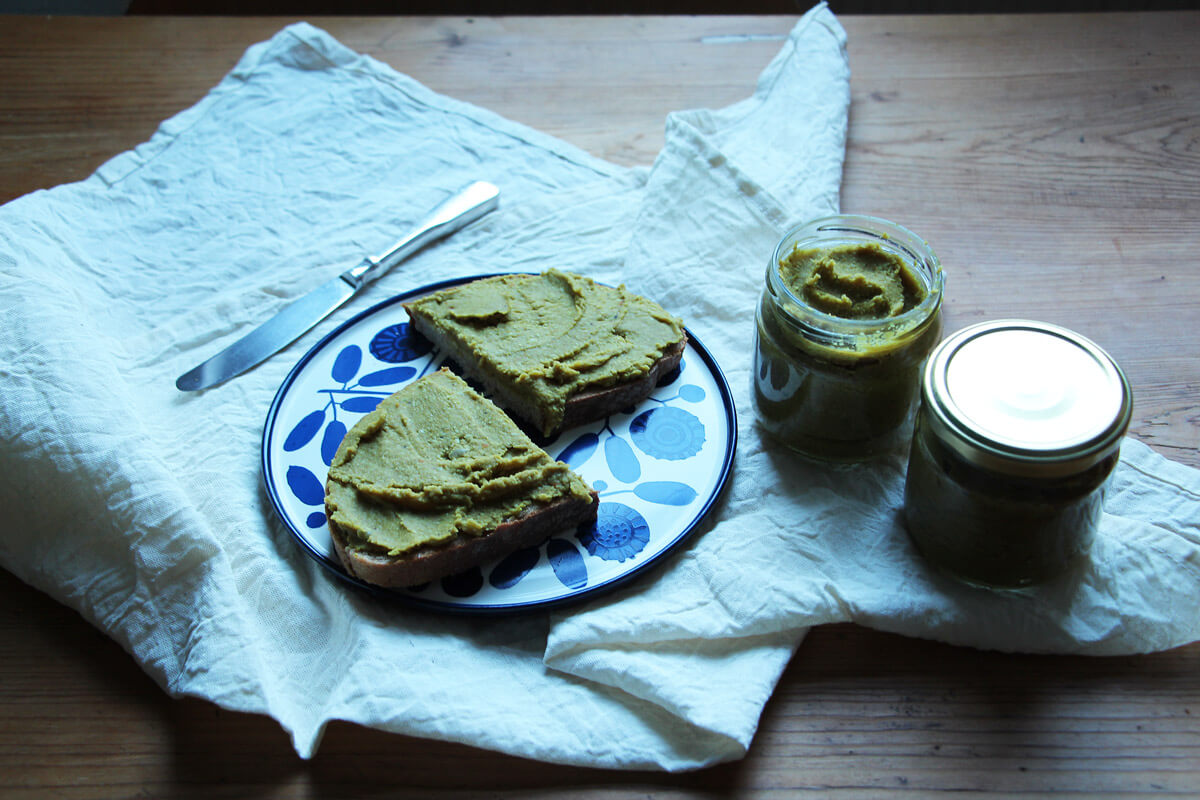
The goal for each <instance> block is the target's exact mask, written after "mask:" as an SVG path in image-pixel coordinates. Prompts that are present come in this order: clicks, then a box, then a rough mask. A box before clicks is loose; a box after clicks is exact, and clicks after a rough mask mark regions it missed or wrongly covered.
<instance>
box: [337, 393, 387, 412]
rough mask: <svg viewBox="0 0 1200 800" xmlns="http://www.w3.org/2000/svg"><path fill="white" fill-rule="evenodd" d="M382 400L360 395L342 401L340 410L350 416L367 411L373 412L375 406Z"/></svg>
mask: <svg viewBox="0 0 1200 800" xmlns="http://www.w3.org/2000/svg"><path fill="white" fill-rule="evenodd" d="M382 400H383V398H382V397H371V396H368V395H360V396H358V397H351V398H350V399H349V400H343V401H342V408H344V409H346V410H347V411H349V412H350V413H352V414H365V413H367V412H368V411H374V410H375V406H377V405H379V403H380V402H381V401H382Z"/></svg>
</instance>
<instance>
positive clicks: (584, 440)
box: [558, 432, 600, 467]
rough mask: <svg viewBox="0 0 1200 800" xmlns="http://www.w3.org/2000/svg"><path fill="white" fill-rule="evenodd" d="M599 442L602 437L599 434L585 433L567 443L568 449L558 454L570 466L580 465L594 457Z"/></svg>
mask: <svg viewBox="0 0 1200 800" xmlns="http://www.w3.org/2000/svg"><path fill="white" fill-rule="evenodd" d="M598 444H600V437H599V436H598V435H597V434H595V433H591V432H588V433H585V434H583V435H582V436H580V437H579V438H578V439H576V440H575V441H573V442H571V443H570V444H569V445H567V447H566V449H565V450H563V451H562V452H561V453H559V454H558V460H559V461H561V462H563V463H564V464H567V465H569V466H572V467H578V466H579V465H580V464H582V463H583V462H585V461H587V460H588V459H589V458H591V457H592V453H594V452H596V445H598Z"/></svg>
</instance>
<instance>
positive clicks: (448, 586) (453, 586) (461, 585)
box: [442, 567, 483, 597]
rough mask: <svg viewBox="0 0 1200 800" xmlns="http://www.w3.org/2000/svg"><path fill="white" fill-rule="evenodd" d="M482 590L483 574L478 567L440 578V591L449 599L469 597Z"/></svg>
mask: <svg viewBox="0 0 1200 800" xmlns="http://www.w3.org/2000/svg"><path fill="white" fill-rule="evenodd" d="M482 588H483V573H482V572H481V571H480V570H479V567H471V568H470V569H468V570H466V571H465V572H460V573H458V574H457V575H451V576H450V577H448V578H442V591H443V592H445V593H446V594H448V595H450V596H451V597H470V596H471V595H473V594H475V593H476V592H478V591H479V590H480V589H482Z"/></svg>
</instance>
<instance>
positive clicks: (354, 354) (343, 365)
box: [329, 344, 362, 383]
mask: <svg viewBox="0 0 1200 800" xmlns="http://www.w3.org/2000/svg"><path fill="white" fill-rule="evenodd" d="M360 366H362V348H361V347H359V346H358V345H356V344H348V345H346V346H345V347H343V348H342V352H340V353H338V355H337V358H336V359H334V361H333V369H331V370H330V371H329V374H330V375H332V376H333V379H334V380H335V381H337V382H338V383H349V382H350V381H352V380H353V379H354V375H355V374H356V373H357V372H358V368H359V367H360Z"/></svg>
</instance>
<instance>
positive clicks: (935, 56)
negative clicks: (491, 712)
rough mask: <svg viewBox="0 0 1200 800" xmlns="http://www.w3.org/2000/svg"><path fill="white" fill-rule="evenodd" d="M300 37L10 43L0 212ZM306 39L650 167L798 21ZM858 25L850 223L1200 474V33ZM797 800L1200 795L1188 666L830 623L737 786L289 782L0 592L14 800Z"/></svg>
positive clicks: (1198, 687) (518, 775)
mask: <svg viewBox="0 0 1200 800" xmlns="http://www.w3.org/2000/svg"><path fill="white" fill-rule="evenodd" d="M289 21H291V20H286V19H253V18H246V19H228V18H208V19H203V18H201V19H179V18H115V19H71V18H60V19H51V18H32V17H25V18H12V17H9V18H3V17H0V201H5V202H6V201H8V200H10V199H12V198H13V197H16V196H19V195H21V194H23V193H25V192H29V191H33V190H35V189H39V188H44V187H49V186H53V185H56V184H59V183H62V182H67V181H73V180H79V179H82V178H84V177H86V176H87V175H88V174H90V173H91V172H92V171H93V170H94V169H95V168H96V167H97V166H98V165H99V164H101V163H102V162H103V161H104V160H105V159H107V158H108V157H110V156H111V155H114V154H116V153H118V152H121V151H123V150H126V149H128V148H130V147H133V146H134V145H135V144H137V143H139V142H141V141H143V140H145V139H146V138H148V137H149V136H150V135H151V133H152V132H153V130H154V128H155V126H156V125H157V123H158V122H159V121H161V120H162V119H164V118H166V117H167V116H169V115H171V114H173V113H175V112H177V111H179V110H181V109H183V108H185V107H187V106H188V105H190V104H192V103H193V102H195V101H196V100H198V99H199V98H200V97H201V96H202V95H203V94H204V92H205V91H206V90H207V89H209V88H210V87H211V86H212V85H213V84H215V83H216V82H217V81H218V80H219V79H220V78H221V76H222V75H223V74H224V73H225V72H226V71H228V70H229V69H230V68H231V67H232V66H233V64H234V63H235V62H236V60H237V58H238V57H239V55H240V54H241V53H242V51H243V50H244V49H245V48H246V47H247V46H249V45H250V44H253V43H254V42H257V41H260V40H263V39H266V38H268V37H269V36H270V35H271V34H273V33H274V32H275V31H276V30H278V29H279V28H280V27H282V26H283V25H284V24H286V23H287V22H289ZM312 21H314V22H316V23H317V24H318V25H319V26H321V27H323V28H325V29H326V30H328V31H329V32H330V33H332V34H333V35H334V36H336V37H337V38H339V39H340V40H341V41H342V42H344V43H345V44H347V45H348V46H349V47H351V48H353V49H355V50H358V51H360V52H365V53H369V54H371V55H373V56H375V57H376V58H379V59H381V60H383V61H385V62H387V63H389V64H391V65H393V66H394V67H396V68H397V69H399V70H400V71H402V72H406V73H408V74H410V75H413V76H414V77H416V78H417V79H419V80H421V81H422V82H424V83H426V84H427V85H429V86H431V87H432V88H434V89H436V90H439V91H442V92H445V93H447V94H450V95H453V96H455V97H458V98H461V99H464V100H467V101H471V102H474V103H478V104H480V105H483V106H486V107H489V108H491V109H493V110H495V111H498V112H500V113H502V114H504V115H506V116H509V117H512V118H514V119H516V120H519V121H521V122H525V123H528V124H530V125H533V126H534V127H537V128H540V129H543V130H545V131H548V132H549V133H551V134H555V135H557V136H560V137H562V138H565V139H567V140H570V141H572V142H574V143H576V144H578V145H580V146H582V147H584V148H586V149H588V150H590V151H592V152H593V153H595V154H596V155H599V156H602V157H604V158H607V159H610V160H612V161H615V162H618V163H621V164H645V163H649V162H650V161H651V160H652V159H653V157H654V155H655V153H656V152H657V150H658V149H659V147H660V145H661V143H662V123H663V117H664V115H665V114H666V113H667V112H668V111H670V110H673V109H681V108H691V107H699V106H707V107H718V106H722V105H725V104H727V103H730V102H733V101H736V100H738V99H741V98H742V97H743V96H745V95H746V94H747V93H748V92H749V91H750V90H751V88H752V87H753V83H754V79H755V77H756V76H757V75H758V73H759V71H760V70H761V69H762V68H763V66H764V65H765V64H766V63H767V61H768V60H769V59H770V58H771V57H772V56H773V55H774V54H775V52H776V51H777V50H778V48H779V46H780V41H781V38H782V36H783V35H784V34H785V33H786V32H787V31H788V30H789V29H790V27H791V26H792V24H793V23H794V21H795V19H794V18H791V17H724V18H712V17H709V18H706V17H691V18H688V17H677V18H666V17H617V18H597V17H589V18H575V19H567V18H520V19H485V18H474V19H472V18H453V19H449V18H409V19H404V18H390V19H386V18H376V19H347V18H320V19H314V20H312ZM842 22H843V24H844V26H845V28H846V30H847V32H848V34H849V52H850V62H851V68H852V71H853V81H852V90H853V105H852V109H851V114H850V142H849V147H848V154H847V155H848V157H847V163H846V170H845V180H844V191H843V209H844V210H846V211H851V212H863V213H872V214H877V215H880V216H884V217H889V218H892V219H895V220H898V221H901V222H903V223H904V224H906V225H908V226H909V227H911V228H912V229H914V230H916V231H919V232H920V233H921V234H922V235H924V236H925V237H927V238H928V239H929V241H930V242H931V243H932V244H933V246H934V248H935V249H936V250H937V251H938V253H939V254H940V256H941V257H942V260H943V262H944V263H945V264H946V267H947V271H948V275H949V278H948V299H947V309H946V311H947V326H948V329H950V330H953V329H955V328H957V327H960V326H962V325H964V324H967V323H970V322H973V321H975V320H979V319H986V318H997V317H1003V316H1016V315H1019V316H1026V317H1032V318H1035V319H1043V320H1046V321H1051V322H1058V323H1061V324H1064V325H1067V326H1068V327H1071V328H1074V329H1076V330H1078V331H1080V332H1083V333H1085V334H1087V335H1089V336H1091V337H1092V338H1094V339H1096V340H1097V341H1099V342H1100V343H1101V344H1102V345H1103V346H1104V347H1106V348H1107V349H1109V351H1110V352H1111V353H1112V354H1113V355H1114V356H1115V357H1116V358H1117V360H1118V361H1119V362H1120V363H1121V364H1122V365H1123V366H1124V368H1125V369H1126V371H1127V372H1128V374H1129V377H1130V379H1131V380H1132V382H1133V384H1134V386H1135V387H1136V389H1135V394H1136V402H1137V407H1136V410H1135V416H1134V421H1133V426H1132V431H1131V432H1132V435H1134V436H1136V437H1138V438H1140V439H1142V440H1144V441H1146V442H1148V443H1149V444H1150V445H1152V446H1153V447H1155V448H1156V449H1157V450H1159V451H1160V452H1162V453H1164V454H1166V455H1167V456H1169V457H1171V458H1174V459H1176V460H1178V461H1181V462H1184V463H1187V464H1190V465H1192V466H1200V358H1198V357H1197V345H1196V338H1197V337H1196V334H1197V331H1198V330H1200V256H1198V255H1197V254H1198V253H1200V14H1197V13H1187V12H1181V13H1160V14H1142V15H1092V16H1021V17H972V16H956V17H910V18H901V17H860V18H853V17H850V18H843V20H842ZM796 113H803V109H797V110H796ZM2 524H6V525H13V524H19V523H18V521H15V520H5V521H4V522H3V523H2ZM1197 599H1198V601H1200V598H1197ZM800 790H811V792H812V793H813V794H814V795H816V796H820V797H826V796H835V795H836V796H843V797H874V796H878V795H879V794H881V793H883V792H884V791H885V790H899V791H906V792H908V793H910V794H913V795H915V796H924V795H927V794H930V793H932V792H933V791H935V790H942V791H971V792H976V793H979V794H984V795H987V794H996V795H1006V796H1007V795H1011V794H1021V793H1035V794H1036V793H1045V792H1049V791H1060V792H1075V793H1077V794H1081V795H1086V796H1115V795H1126V794H1155V793H1162V794H1177V795H1183V796H1192V797H1195V796H1198V795H1200V644H1193V645H1190V646H1186V647H1181V648H1178V649H1175V650H1173V651H1169V652H1165V653H1157V654H1152V655H1145V656H1137V657H1124V658H1081V657H1033V656H1018V655H999V654H995V653H983V652H977V651H973V650H968V649H959V648H952V647H948V646H944V645H940V644H934V643H929V642H922V641H916V640H909V639H904V638H900V637H897V636H892V635H885V634H881V633H877V632H873V631H870V630H867V629H864V628H860V627H857V626H854V625H832V626H828V627H824V628H819V629H817V630H815V631H813V632H812V633H811V634H810V636H809V637H808V639H807V640H806V641H805V643H804V644H803V646H802V647H801V649H800V651H799V653H798V655H797V657H796V658H795V659H794V660H793V662H792V664H791V666H790V668H789V669H788V670H787V672H786V674H785V675H784V678H783V680H782V682H781V684H780V686H779V688H778V691H777V692H776V694H775V696H774V697H773V699H772V700H771V702H770V703H769V705H768V706H767V708H766V711H765V714H764V716H763V720H762V725H761V728H760V731H759V734H758V737H757V739H756V740H755V743H754V746H753V748H752V749H751V751H750V754H749V755H748V756H747V758H746V759H744V760H743V761H741V762H738V763H733V764H726V765H721V766H718V767H715V768H711V769H708V770H703V771H699V772H696V773H690V774H686V775H674V776H671V775H660V774H653V773H610V772H604V771H598V770H587V769H574V768H566V767H558V766H552V765H545V764H540V763H535V762H530V761H524V760H522V759H518V758H511V757H507V756H502V755H497V754H493V753H489V752H483V751H479V750H474V749H472V748H469V747H463V746H456V745H447V744H439V743H433V742H427V741H422V740H417V739H409V738H406V737H401V736H395V735H389V734H383V733H379V732H376V731H371V730H366V729H362V728H359V727H356V726H353V725H349V724H339V723H335V724H333V725H331V727H330V729H329V731H328V733H327V735H326V737H325V741H324V743H323V745H322V747H321V750H320V752H319V754H318V755H317V756H316V758H314V759H313V760H312V761H310V762H303V761H301V760H299V759H298V758H297V757H296V756H295V755H294V753H293V752H292V750H291V748H290V746H289V744H288V741H287V739H286V737H285V735H284V734H283V733H282V732H281V731H280V729H279V728H278V727H277V725H276V724H275V723H274V722H272V721H271V720H269V719H266V718H259V717H254V716H248V715H242V714H236V713H230V712H226V711H222V710H220V709H218V708H216V707H215V706H213V705H211V704H209V703H207V702H203V701H198V700H185V701H174V700H170V699H168V698H167V697H166V696H164V695H163V694H162V693H161V692H160V691H159V690H158V689H157V688H156V687H155V686H154V685H153V683H152V682H151V681H150V679H149V678H147V677H146V676H144V675H143V674H142V673H141V671H140V670H139V669H138V668H137V666H136V665H135V664H134V662H133V661H132V660H131V659H130V658H129V657H128V656H127V655H126V654H125V653H124V652H122V651H121V650H120V649H119V648H118V646H117V645H116V644H114V643H113V642H111V641H110V640H108V639H107V638H105V637H104V636H103V635H102V634H100V633H98V632H96V631H95V630H94V629H92V628H91V627H89V626H88V625H87V624H86V623H84V622H83V621H82V620H81V619H80V618H79V617H78V616H77V615H76V614H75V613H74V612H72V611H69V610H67V609H65V608H63V607H61V606H58V605H56V604H55V603H54V602H52V601H50V600H49V599H47V598H46V597H45V596H43V595H41V594H39V593H37V592H35V591H33V590H31V589H30V588H28V587H27V586H25V585H23V584H21V583H20V582H19V581H17V580H16V579H15V578H13V577H12V576H11V575H9V574H8V573H0V795H3V796H4V797H30V798H33V797H39V798H40V797H49V796H53V797H62V798H85V797H86V798H91V797H104V798H114V797H133V796H137V797H165V796H172V795H179V794H195V795H198V796H204V797H215V796H244V795H248V794H261V795H264V796H265V795H269V796H272V797H309V796H326V795H328V796H335V797H350V796H366V795H370V796H376V795H382V794H387V795H389V796H391V795H409V796H420V797H428V796H436V795H449V794H451V793H454V792H456V791H457V792H461V791H465V792H466V793H467V794H472V793H476V792H480V793H482V792H485V791H486V792H487V793H488V794H489V795H493V794H511V795H518V796H520V795H525V794H529V793H533V792H539V793H542V794H543V795H546V796H558V795H566V796H583V795H587V796H600V795H610V794H611V795H621V796H624V795H626V794H629V793H655V794H661V795H665V796H682V795H705V796H710V795H725V794H748V793H758V794H772V793H774V794H779V795H786V796H791V795H792V794H794V793H796V792H798V791H800Z"/></svg>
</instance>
